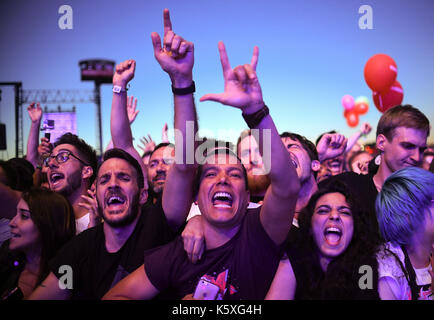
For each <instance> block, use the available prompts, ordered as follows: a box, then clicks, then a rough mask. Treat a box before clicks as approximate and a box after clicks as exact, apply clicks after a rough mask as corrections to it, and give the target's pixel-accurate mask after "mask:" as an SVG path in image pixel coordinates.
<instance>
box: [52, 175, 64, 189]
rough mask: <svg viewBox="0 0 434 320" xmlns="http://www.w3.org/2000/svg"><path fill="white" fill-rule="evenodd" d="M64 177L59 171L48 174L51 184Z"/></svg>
mask: <svg viewBox="0 0 434 320" xmlns="http://www.w3.org/2000/svg"><path fill="white" fill-rule="evenodd" d="M64 178H65V176H64V175H63V174H62V173H59V172H53V173H51V174H50V182H51V184H52V185H53V186H54V185H56V184H58V183H59V182H60V181H61V180H63V179H64Z"/></svg>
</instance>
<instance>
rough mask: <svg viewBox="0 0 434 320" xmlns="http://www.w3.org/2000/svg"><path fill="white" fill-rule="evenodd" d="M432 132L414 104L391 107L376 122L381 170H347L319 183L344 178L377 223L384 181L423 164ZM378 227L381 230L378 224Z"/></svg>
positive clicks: (427, 121) (426, 119) (365, 210)
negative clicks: (362, 173) (379, 194)
mask: <svg viewBox="0 0 434 320" xmlns="http://www.w3.org/2000/svg"><path fill="white" fill-rule="evenodd" d="M429 132H430V123H429V120H428V118H427V117H426V116H425V115H424V114H423V113H422V112H420V111H419V110H418V109H416V108H415V107H413V106H411V105H400V106H396V107H393V108H390V109H389V110H387V111H386V112H384V113H383V115H382V116H381V118H380V120H379V121H378V125H377V140H376V147H377V149H378V150H379V152H380V155H379V162H380V163H379V166H378V169H376V168H375V169H376V170H370V171H369V173H368V174H367V175H359V174H357V173H354V172H345V173H343V174H340V175H337V176H333V177H330V178H329V179H327V180H325V181H323V182H321V183H320V185H321V184H327V183H333V182H334V181H335V180H341V181H343V182H344V183H345V184H346V185H347V186H348V187H349V188H350V189H351V191H352V193H353V194H354V195H355V196H356V197H357V198H358V200H359V203H360V205H362V206H363V211H364V212H366V213H367V214H368V215H369V218H370V219H371V220H372V223H377V218H376V213H375V200H376V198H377V194H378V192H379V191H380V190H381V187H382V185H383V183H384V181H385V180H386V179H387V178H388V177H389V176H390V175H391V174H392V173H393V172H395V171H397V170H399V169H402V168H405V167H420V166H421V165H422V155H423V153H424V151H425V149H426V147H427V138H428V136H429ZM371 163H372V161H371V162H370V164H371ZM375 229H376V230H379V229H378V227H377V228H375Z"/></svg>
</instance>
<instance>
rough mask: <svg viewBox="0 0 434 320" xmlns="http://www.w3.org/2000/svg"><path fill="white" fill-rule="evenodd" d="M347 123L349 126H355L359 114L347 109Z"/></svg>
mask: <svg viewBox="0 0 434 320" xmlns="http://www.w3.org/2000/svg"><path fill="white" fill-rule="evenodd" d="M346 114H347V115H346V119H347V124H348V125H349V126H350V127H352V128H353V127H356V126H357V125H358V124H359V115H358V114H357V113H356V112H354V111H348V112H347V113H346Z"/></svg>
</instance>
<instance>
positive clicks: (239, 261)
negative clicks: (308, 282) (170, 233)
mask: <svg viewBox="0 0 434 320" xmlns="http://www.w3.org/2000/svg"><path fill="white" fill-rule="evenodd" d="M259 212H260V208H256V209H249V210H248V212H247V213H246V215H245V216H244V218H243V222H242V224H241V227H240V230H239V231H238V232H237V234H236V235H235V236H234V237H233V238H232V239H231V240H229V241H228V242H227V243H225V244H224V245H222V246H220V247H218V248H215V249H212V250H207V251H205V253H204V254H203V256H202V259H201V260H200V261H199V262H197V263H196V264H192V263H191V262H190V261H189V259H188V257H187V254H186V253H185V251H184V246H183V241H182V238H181V237H178V238H176V239H175V240H174V241H172V242H171V243H169V244H167V245H164V246H162V247H160V248H156V249H153V250H150V251H148V252H147V253H145V271H146V274H147V276H148V278H149V280H150V281H151V283H152V284H153V285H154V287H156V288H157V289H158V290H159V291H165V290H171V291H172V292H173V293H174V297H176V298H183V297H184V296H185V295H187V294H192V293H194V291H195V288H196V286H197V284H198V282H199V280H200V279H201V277H204V278H205V279H206V280H207V281H208V282H211V283H212V284H214V285H216V286H218V287H219V288H220V290H219V296H218V297H217V299H221V298H223V299H225V300H240V299H243V300H245V299H251V300H260V299H264V297H265V295H266V294H267V292H268V289H269V287H270V285H271V282H272V280H273V277H274V274H275V272H276V270H277V266H278V264H279V259H280V256H281V254H280V253H281V250H280V247H279V246H277V245H275V244H274V242H273V241H272V240H271V239H270V237H269V236H268V235H267V233H266V232H265V230H264V228H263V227H262V225H261V222H260V219H259Z"/></svg>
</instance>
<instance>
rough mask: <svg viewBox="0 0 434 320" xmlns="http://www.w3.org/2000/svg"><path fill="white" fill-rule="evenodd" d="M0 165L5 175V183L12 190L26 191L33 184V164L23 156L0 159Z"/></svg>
mask: <svg viewBox="0 0 434 320" xmlns="http://www.w3.org/2000/svg"><path fill="white" fill-rule="evenodd" d="M0 167H2V168H3V170H4V171H5V175H6V180H7V181H6V185H8V186H9V187H10V188H11V189H13V190H18V191H26V190H29V189H30V188H31V187H32V186H33V173H34V172H35V168H34V167H33V165H32V164H31V163H30V162H29V161H27V160H26V159H23V158H12V159H9V160H8V161H3V160H0Z"/></svg>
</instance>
